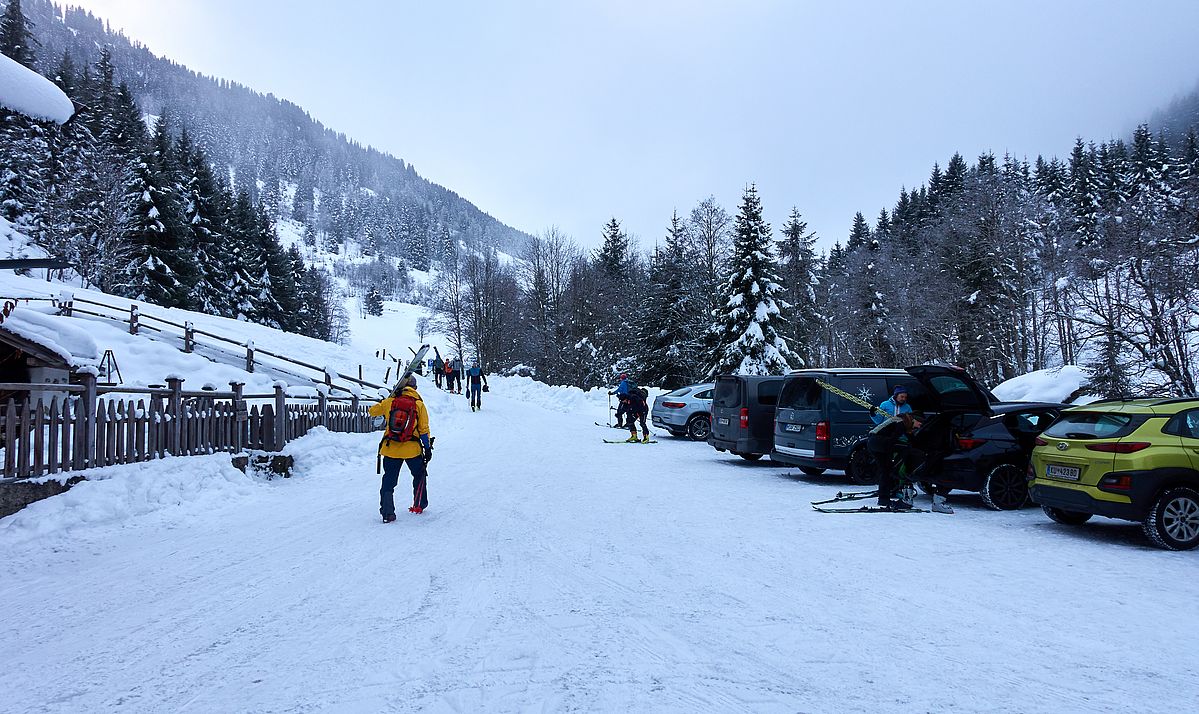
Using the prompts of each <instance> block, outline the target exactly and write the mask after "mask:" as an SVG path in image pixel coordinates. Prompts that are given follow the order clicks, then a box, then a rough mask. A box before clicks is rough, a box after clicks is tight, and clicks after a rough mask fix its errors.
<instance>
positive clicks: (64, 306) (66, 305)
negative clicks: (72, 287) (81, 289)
mask: <svg viewBox="0 0 1199 714" xmlns="http://www.w3.org/2000/svg"><path fill="white" fill-rule="evenodd" d="M74 307H75V293H71V292H67V291H66V290H64V291H62V292H61V293H59V294H58V314H59V315H62V316H63V317H70V316H71V310H72V309H74Z"/></svg>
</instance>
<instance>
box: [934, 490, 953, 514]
mask: <svg viewBox="0 0 1199 714" xmlns="http://www.w3.org/2000/svg"><path fill="white" fill-rule="evenodd" d="M933 513H953V507H952V506H950V505H949V504H948V503H946V502H945V497H944V496H941V495H939V494H938V495H934V496H933Z"/></svg>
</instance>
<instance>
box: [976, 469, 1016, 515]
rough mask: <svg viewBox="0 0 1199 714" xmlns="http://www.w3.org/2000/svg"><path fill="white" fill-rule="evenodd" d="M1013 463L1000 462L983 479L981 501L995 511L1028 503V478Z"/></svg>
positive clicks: (1009, 509) (1013, 508)
mask: <svg viewBox="0 0 1199 714" xmlns="http://www.w3.org/2000/svg"><path fill="white" fill-rule="evenodd" d="M1024 473H1025V472H1024V470H1023V469H1020V468H1019V467H1017V466H1015V465H1014V464H1000V465H998V466H996V467H995V468H993V469H991V473H989V474H987V478H986V480H985V481H983V488H982V491H980V492H979V495H981V496H982V497H983V503H985V504H987V508H990V509H992V510H995V511H1014V510H1016V509H1017V508H1023V507H1024V504H1026V503H1028V480H1027V479H1026V478H1025V475H1024Z"/></svg>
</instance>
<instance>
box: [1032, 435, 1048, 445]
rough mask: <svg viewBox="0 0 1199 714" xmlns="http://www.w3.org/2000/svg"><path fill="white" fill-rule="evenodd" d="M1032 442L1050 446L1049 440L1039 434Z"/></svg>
mask: <svg viewBox="0 0 1199 714" xmlns="http://www.w3.org/2000/svg"><path fill="white" fill-rule="evenodd" d="M1032 443H1034V444H1036V445H1037V446H1049V442H1048V441H1045V440H1044V439H1042V438H1041V437H1039V436H1038V437H1037V438H1035V439H1033V440H1032Z"/></svg>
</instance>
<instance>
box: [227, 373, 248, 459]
mask: <svg viewBox="0 0 1199 714" xmlns="http://www.w3.org/2000/svg"><path fill="white" fill-rule="evenodd" d="M229 386H230V387H231V388H232V389H233V453H235V454H240V453H241V447H242V436H243V435H244V434H245V431H246V427H245V425H246V424H247V423H248V422H249V421H250V412H249V410H248V409H246V402H245V400H243V399H242V394H243V390H244V389H245V388H246V383H245V382H230V383H229Z"/></svg>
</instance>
